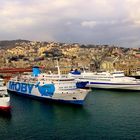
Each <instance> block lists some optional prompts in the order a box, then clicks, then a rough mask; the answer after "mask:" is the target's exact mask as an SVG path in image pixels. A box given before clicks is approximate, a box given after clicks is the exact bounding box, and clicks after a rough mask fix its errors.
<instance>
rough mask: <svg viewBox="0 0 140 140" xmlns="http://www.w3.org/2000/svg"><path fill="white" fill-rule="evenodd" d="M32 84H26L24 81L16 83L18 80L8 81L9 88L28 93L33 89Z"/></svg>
mask: <svg viewBox="0 0 140 140" xmlns="http://www.w3.org/2000/svg"><path fill="white" fill-rule="evenodd" d="M33 86H34V85H33V84H26V83H18V82H12V81H9V89H11V90H13V91H17V92H21V93H29V94H31V91H32V89H33Z"/></svg>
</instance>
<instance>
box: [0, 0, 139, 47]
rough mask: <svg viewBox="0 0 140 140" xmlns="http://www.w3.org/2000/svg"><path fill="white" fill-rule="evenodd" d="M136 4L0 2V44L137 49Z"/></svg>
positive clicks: (125, 0) (123, 0)
mask: <svg viewBox="0 0 140 140" xmlns="http://www.w3.org/2000/svg"><path fill="white" fill-rule="evenodd" d="M139 6H140V1H139V0H0V40H9V39H10V40H12V39H28V40H40V41H56V42H66V43H84V44H114V45H118V46H122V47H140V40H139V37H140V8H139Z"/></svg>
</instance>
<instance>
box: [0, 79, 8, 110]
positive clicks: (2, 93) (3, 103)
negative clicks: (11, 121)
mask: <svg viewBox="0 0 140 140" xmlns="http://www.w3.org/2000/svg"><path fill="white" fill-rule="evenodd" d="M9 109H10V97H9V95H8V92H7V88H6V86H4V81H3V79H0V111H1V110H2V111H7V110H9Z"/></svg>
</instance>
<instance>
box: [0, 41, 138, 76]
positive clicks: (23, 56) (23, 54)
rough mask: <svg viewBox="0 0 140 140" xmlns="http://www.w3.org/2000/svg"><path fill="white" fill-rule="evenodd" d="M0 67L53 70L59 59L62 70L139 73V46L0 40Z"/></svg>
mask: <svg viewBox="0 0 140 140" xmlns="http://www.w3.org/2000/svg"><path fill="white" fill-rule="evenodd" d="M0 57H1V59H0V65H1V68H28V67H33V66H39V67H43V68H44V69H46V70H53V69H54V68H55V66H56V62H55V59H56V58H57V59H59V65H60V68H61V71H62V72H64V73H66V72H68V71H69V70H70V69H72V68H73V69H83V68H84V69H85V70H90V71H114V70H121V71H124V72H125V74H126V75H137V74H138V73H139V72H140V48H123V47H117V46H113V45H112V46H111V45H80V44H78V43H73V44H67V43H57V42H38V41H27V40H14V41H0Z"/></svg>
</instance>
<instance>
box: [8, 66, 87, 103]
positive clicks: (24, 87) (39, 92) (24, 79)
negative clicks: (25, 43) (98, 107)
mask: <svg viewBox="0 0 140 140" xmlns="http://www.w3.org/2000/svg"><path fill="white" fill-rule="evenodd" d="M7 88H8V91H12V92H14V93H17V94H20V95H27V96H30V97H34V98H39V99H48V100H51V101H59V102H65V103H73V104H83V103H84V100H85V97H86V96H87V94H88V92H89V90H85V89H78V88H77V87H76V81H75V79H74V78H71V77H69V76H68V75H61V74H60V71H59V67H58V74H46V73H40V70H39V68H38V67H34V68H33V73H32V75H19V76H16V77H14V78H11V79H10V80H9V82H8V84H7Z"/></svg>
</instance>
